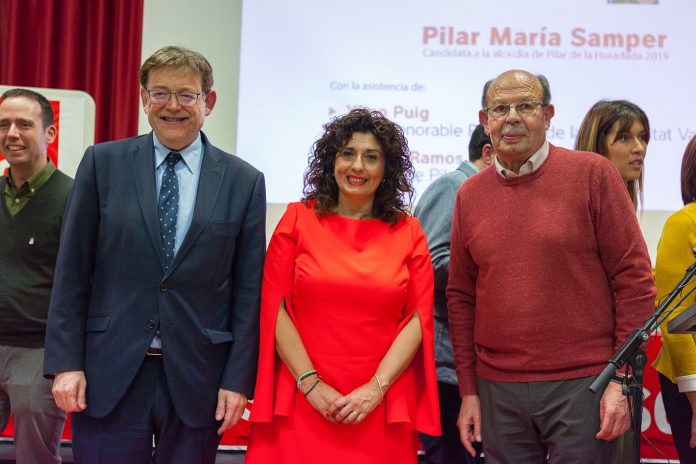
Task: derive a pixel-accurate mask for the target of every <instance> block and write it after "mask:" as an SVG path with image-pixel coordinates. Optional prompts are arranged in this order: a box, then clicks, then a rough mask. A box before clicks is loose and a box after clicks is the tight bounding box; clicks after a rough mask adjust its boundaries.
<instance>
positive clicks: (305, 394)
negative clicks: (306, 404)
mask: <svg viewBox="0 0 696 464" xmlns="http://www.w3.org/2000/svg"><path fill="white" fill-rule="evenodd" d="M319 382H321V377H319V376H317V380H315V381H314V383H313V384H312V386H311V387H309V388H308V389H307V391H306V392H304V393H303V394H304V396H305V397H306V396H307V395H309V394H310V393H311V391H312V390H314V387H316V386H317V385H319Z"/></svg>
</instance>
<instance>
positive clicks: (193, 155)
mask: <svg viewBox="0 0 696 464" xmlns="http://www.w3.org/2000/svg"><path fill="white" fill-rule="evenodd" d="M152 143H153V145H154V146H155V169H157V168H158V167H159V166H160V165H161V164H162V163H164V160H165V158H166V157H167V155H168V154H169V153H171V152H172V151H174V150H170V149H169V148H167V147H165V146H164V145H163V144H162V142H160V141H159V139H158V138H157V135H156V134H155V133H154V132H153V133H152ZM177 153H179V154H180V155H181V159H182V160H183V161H184V166H186V168H187V169H188V170H189V171H190V172H193V169H192V168H191V167H192V166H195V164H194V161H196V159H197V158H198V157H199V156H201V154H202V153H203V141H202V140H201V133H200V131H199V132H198V135H197V136H196V140H194V141H193V143H192V144H191V145H189V146H188V147H186V148H184V149H183V150H179V151H178V152H177Z"/></svg>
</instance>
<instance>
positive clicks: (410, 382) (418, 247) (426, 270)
mask: <svg viewBox="0 0 696 464" xmlns="http://www.w3.org/2000/svg"><path fill="white" fill-rule="evenodd" d="M411 235H412V238H413V241H412V243H413V250H412V253H411V257H410V259H409V261H408V271H409V280H408V291H407V296H406V306H405V308H404V316H405V317H404V320H403V321H402V323H401V325H400V326H399V329H398V331H397V333H398V332H400V331H401V329H402V328H403V327H404V326H405V325H406V324H407V323H408V321H410V320H411V317H413V314H414V313H416V312H417V313H418V318H419V320H420V325H421V331H422V334H423V341H422V343H421V346H420V348H419V349H418V351H417V352H416V355H415V356H414V358H413V360H412V361H411V365H410V366H409V367H408V368H407V369H406V370H405V371H404V373H403V374H402V375H401V376H400V377H399V378H398V379H397V380H396V381H395V382H394V384H393V386H392V387H391V388H390V389H389V392H388V393H387V395H386V398H385V406H386V420H387V423H403V424H405V426H406V427H408V428H415V429H416V430H418V431H419V432H422V433H426V434H428V435H440V410H439V402H438V396H437V376H436V374H435V352H434V351H435V342H434V335H433V267H432V263H431V260H430V253H429V252H428V242H427V240H426V237H425V234H424V233H423V230H422V229H421V226H420V223H419V222H418V220H417V219H415V218H412V219H411Z"/></svg>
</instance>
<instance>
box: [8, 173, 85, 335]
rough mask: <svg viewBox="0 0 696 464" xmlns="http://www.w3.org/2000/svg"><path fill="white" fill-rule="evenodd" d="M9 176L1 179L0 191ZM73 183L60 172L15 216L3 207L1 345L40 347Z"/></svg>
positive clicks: (54, 174)
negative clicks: (66, 205)
mask: <svg viewBox="0 0 696 464" xmlns="http://www.w3.org/2000/svg"><path fill="white" fill-rule="evenodd" d="M6 182H7V178H6V177H4V176H3V177H0V191H2V189H4V187H5V183H6ZM72 183H73V181H72V179H71V178H70V177H68V176H67V175H65V174H63V173H62V172H60V171H55V172H54V173H53V175H52V176H51V177H50V178H49V179H48V180H47V181H46V183H44V184H43V185H42V186H41V187H40V188H39V190H38V191H37V192H36V193H35V196H34V197H33V198H32V199H31V200H30V201H29V202H28V203H27V204H26V205H25V206H24V207H23V208H22V209H21V210H20V211H19V212H18V213H17V214H15V215H14V216H12V215H10V213H9V211H8V210H7V206H6V205H5V202H4V201H3V202H0V203H2V204H1V205H0V236H1V237H2V238H1V239H0V345H6V346H19V347H27V348H41V347H43V346H44V337H45V332H46V316H47V314H48V303H49V300H50V297H51V288H52V286H53V272H54V268H55V264H56V255H57V254H58V243H59V239H60V228H61V224H62V222H63V211H64V210H65V203H66V201H67V199H68V194H69V193H70V189H71V188H72Z"/></svg>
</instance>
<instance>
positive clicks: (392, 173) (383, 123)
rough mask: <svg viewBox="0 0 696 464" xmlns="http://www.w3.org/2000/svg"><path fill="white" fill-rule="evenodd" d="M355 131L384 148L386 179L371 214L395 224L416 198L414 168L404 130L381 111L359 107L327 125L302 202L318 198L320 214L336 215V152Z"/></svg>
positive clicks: (312, 159)
mask: <svg viewBox="0 0 696 464" xmlns="http://www.w3.org/2000/svg"><path fill="white" fill-rule="evenodd" d="M355 132H369V133H371V134H373V135H374V136H375V138H376V139H377V140H378V141H379V143H380V145H381V146H382V150H383V151H384V181H383V182H382V183H381V184H380V186H379V188H378V189H377V191H376V192H375V201H374V204H373V210H372V215H373V216H374V217H375V218H378V219H381V220H382V221H384V222H388V223H390V224H392V225H393V224H396V223H397V222H398V221H399V220H400V219H401V218H402V217H403V216H404V215H407V214H408V212H409V209H410V207H411V200H412V198H413V193H414V191H413V186H412V185H411V181H412V180H413V175H414V169H413V164H411V152H410V150H409V149H408V142H407V141H406V137H404V132H403V130H401V127H399V125H398V124H396V123H394V122H392V121H390V120H389V119H387V118H386V117H385V116H384V114H382V113H381V112H379V111H370V110H369V109H367V108H356V109H353V110H352V111H351V112H350V113H348V114H346V115H343V116H339V117H336V118H334V119H332V120H331V121H330V122H329V123H328V124H325V125H324V134H323V135H322V136H321V138H319V140H317V141H316V142H314V145H313V146H312V151H311V153H310V155H309V166H307V170H306V171H305V174H304V190H303V194H304V198H302V202H303V203H305V204H307V203H308V202H309V201H312V200H316V203H315V205H314V212H315V213H316V214H317V215H318V216H322V215H325V214H333V213H335V212H336V207H337V206H338V185H337V184H336V179H335V178H334V164H335V161H336V155H337V154H338V152H339V150H340V149H341V148H343V147H344V146H345V145H346V143H348V141H349V140H350V139H351V137H352V136H353V133H355Z"/></svg>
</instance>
